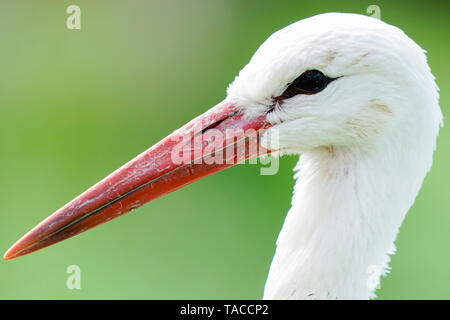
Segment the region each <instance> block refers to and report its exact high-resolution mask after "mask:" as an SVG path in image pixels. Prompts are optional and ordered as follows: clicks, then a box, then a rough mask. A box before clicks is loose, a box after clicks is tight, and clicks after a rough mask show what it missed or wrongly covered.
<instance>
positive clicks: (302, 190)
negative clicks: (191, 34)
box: [264, 146, 428, 299]
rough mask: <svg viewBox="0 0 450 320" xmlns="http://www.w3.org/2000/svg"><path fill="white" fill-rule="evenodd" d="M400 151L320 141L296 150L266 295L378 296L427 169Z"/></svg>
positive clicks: (319, 297)
mask: <svg viewBox="0 0 450 320" xmlns="http://www.w3.org/2000/svg"><path fill="white" fill-rule="evenodd" d="M391 147H392V146H391ZM380 148H381V146H380ZM384 150H386V149H384ZM388 150H395V148H389V149H388ZM398 151H399V152H398V153H386V152H383V151H382V150H378V149H375V150H372V151H367V152H366V151H362V150H353V151H350V150H339V149H334V150H333V149H327V148H324V149H320V150H314V151H312V152H308V153H305V154H303V155H302V156H301V158H300V161H299V162H298V164H297V167H296V171H298V172H297V174H296V179H297V182H296V185H295V189H294V197H293V201H292V208H291V209H290V211H289V212H288V215H287V217H286V220H285V223H284V226H283V229H282V231H281V232H280V235H279V238H278V241H277V250H276V254H275V257H274V260H273V262H272V266H271V268H270V273H269V278H268V280H267V283H266V287H265V294H264V298H268V299H368V298H372V297H374V296H375V293H374V292H375V287H376V286H377V282H378V281H379V278H380V276H381V275H384V274H385V273H386V270H387V267H388V263H389V261H390V257H389V255H390V254H393V253H394V252H395V246H394V240H395V238H396V235H397V233H398V229H399V227H400V225H401V222H402V220H403V218H404V216H405V214H406V212H407V211H408V210H409V208H410V206H411V205H412V203H413V201H414V198H415V196H416V194H417V192H418V190H419V188H420V185H421V183H422V180H423V177H424V175H425V173H426V171H427V170H428V169H427V168H426V164H425V165H422V167H423V170H421V169H420V168H419V169H418V168H417V165H418V164H417V163H416V162H413V161H412V160H411V159H409V160H410V161H408V158H409V157H411V153H410V152H407V151H408V150H402V148H399V149H398ZM419 167H420V166H419ZM399 181H402V183H399Z"/></svg>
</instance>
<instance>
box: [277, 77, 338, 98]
mask: <svg viewBox="0 0 450 320" xmlns="http://www.w3.org/2000/svg"><path fill="white" fill-rule="evenodd" d="M336 79H337V78H330V77H327V76H326V75H324V74H323V73H322V72H320V71H319V70H308V71H305V72H303V73H302V74H301V75H300V76H299V77H298V78H297V79H295V80H294V81H293V82H292V83H291V84H290V85H289V87H288V88H287V89H286V90H285V91H284V92H283V94H282V95H281V96H279V97H277V98H276V99H277V100H283V99H289V98H291V97H293V96H296V95H298V94H315V93H318V92H320V91H322V90H323V89H325V88H326V87H327V85H328V84H329V83H330V82H332V81H333V80H336Z"/></svg>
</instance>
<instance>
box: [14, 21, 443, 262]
mask: <svg viewBox="0 0 450 320" xmlns="http://www.w3.org/2000/svg"><path fill="white" fill-rule="evenodd" d="M436 89H437V88H436V86H435V83H434V78H433V76H432V74H431V73H430V70H429V67H428V65H427V62H426V58H425V55H424V53H423V51H422V50H421V49H420V47H419V46H418V45H417V44H415V43H414V42H413V41H412V40H411V39H410V38H408V37H407V36H406V35H405V34H404V33H403V32H402V31H401V30H400V29H398V28H396V27H393V26H390V25H388V24H386V23H384V22H382V21H379V20H376V19H374V18H370V17H366V16H361V15H356V14H341V13H329V14H322V15H318V16H315V17H312V18H309V19H305V20H302V21H299V22H297V23H294V24H292V25H290V26H288V27H286V28H284V29H282V30H280V31H278V32H276V33H275V34H273V35H272V36H271V37H270V38H269V39H268V40H267V41H266V42H264V43H263V44H262V46H261V47H260V48H259V49H258V50H257V51H256V53H255V55H254V56H253V58H252V59H251V61H250V63H249V64H248V65H247V66H245V67H244V68H243V69H242V71H241V72H240V73H239V75H238V77H237V78H236V79H235V80H234V82H233V83H232V84H231V85H230V86H229V88H228V95H227V98H226V99H225V100H224V101H223V102H222V103H220V104H218V105H217V106H216V107H214V108H212V109H211V110H209V111H208V112H206V113H205V114H203V115H201V116H199V117H197V118H195V119H194V120H192V121H191V122H189V123H188V124H187V125H185V126H184V127H182V128H181V129H179V130H177V131H175V132H174V133H173V134H172V135H170V136H168V137H167V138H165V139H163V140H162V141H161V142H159V143H157V144H156V145H154V146H153V147H151V148H150V149H148V150H147V151H145V152H144V153H142V154H141V155H139V156H138V157H136V158H135V159H133V160H131V161H130V162H129V163H127V164H125V165H124V166H123V167H121V168H120V169H118V170H117V171H115V172H114V173H112V174H111V175H109V176H108V177H106V178H105V179H104V180H102V181H100V182H99V183H97V184H96V185H94V186H93V187H91V188H90V189H88V190H87V191H85V192H84V193H82V194H81V195H80V196H78V197H77V198H75V199H74V200H72V201H71V202H69V203H68V204H66V205H65V206H64V207H62V208H61V209H59V210H57V211H56V212H55V213H54V214H53V215H51V216H50V217H48V218H47V219H46V220H44V221H43V222H42V223H41V224H39V225H38V226H37V227H35V228H34V229H32V230H31V231H30V232H29V233H28V234H26V235H25V236H24V237H23V238H22V239H20V240H19V241H18V242H17V243H16V244H14V245H13V246H12V247H11V248H10V249H9V250H8V252H7V253H6V254H5V258H6V259H12V258H15V257H18V256H21V255H24V254H28V253H30V252H33V251H36V250H38V249H41V248H43V247H46V246H49V245H51V244H54V243H56V242H59V241H62V240H64V239H66V238H69V237H72V236H74V235H76V234H78V233H81V232H83V231H85V230H88V229H90V228H93V227H95V226H97V225H99V224H101V223H104V222H107V221H109V220H111V219H113V218H115V217H118V216H120V215H122V214H124V213H126V212H129V211H131V210H133V209H135V208H137V207H139V206H141V205H143V204H145V203H147V202H149V201H151V200H153V199H156V198H158V197H160V196H162V195H165V194H167V193H169V192H171V191H173V190H175V189H178V188H180V187H182V186H184V185H186V184H189V183H191V182H193V181H195V180H198V179H200V178H203V177H205V176H207V175H209V174H212V173H215V172H217V171H220V170H222V169H225V168H227V167H230V166H231V165H233V164H235V163H236V162H239V161H242V160H243V159H244V158H248V157H252V156H258V155H260V154H263V153H266V152H270V151H271V150H270V149H271V146H269V145H268V137H269V136H271V135H270V133H274V132H277V133H278V137H279V144H278V147H277V148H276V149H279V150H281V151H282V152H292V153H302V152H305V151H308V150H312V149H317V148H323V147H326V148H330V147H332V148H339V147H343V148H355V147H356V148H366V147H370V146H373V145H374V144H377V143H379V142H380V141H387V140H389V139H391V137H392V135H393V134H395V133H398V132H400V131H403V132H406V133H407V135H409V136H410V137H412V139H413V140H414V139H422V140H423V141H425V142H426V143H428V144H429V145H430V146H431V148H432V149H434V143H435V142H434V141H435V137H436V135H437V131H438V127H439V123H440V121H441V113H440V109H439V107H438V95H437V90H436ZM197 125H200V126H199V128H200V130H198V131H195V127H196V126H197ZM230 128H241V129H244V130H247V129H252V130H253V131H252V132H253V133H254V134H253V135H255V136H257V137H258V138H259V139H258V142H261V145H262V146H263V147H266V148H265V149H264V148H262V149H261V148H260V149H258V150H246V151H245V152H244V154H243V156H242V157H240V158H239V156H238V155H236V157H234V158H233V159H234V160H235V161H234V162H226V163H217V162H214V163H211V162H208V161H202V160H206V159H207V158H209V157H210V156H212V155H216V153H218V152H212V151H211V150H213V149H214V148H211V146H213V147H219V149H220V150H225V149H226V150H228V149H230V148H234V146H235V144H236V143H237V142H236V141H235V139H234V138H232V139H231V140H227V138H225V140H220V139H212V137H211V136H208V134H210V133H211V132H212V131H213V130H212V129H214V130H215V131H214V132H215V133H217V132H219V133H221V132H225V130H226V129H230ZM180 137H181V138H186V137H188V139H187V140H186V141H184V140H183V141H184V142H183V145H184V146H185V145H189V143H190V142H191V140H195V139H197V138H198V137H200V138H202V137H203V138H204V140H203V142H205V143H202V144H200V146H199V147H198V148H195V147H193V148H191V149H189V150H188V159H189V161H187V162H181V163H179V162H176V161H174V158H173V155H174V154H176V155H177V154H178V152H179V150H178V149H177V147H178V146H179V145H180V139H178V138H180ZM251 137H252V136H251V134H247V133H245V134H244V136H243V137H241V138H242V139H243V140H245V141H246V142H248V140H250V139H251ZM219 149H214V150H216V151H217V150H219ZM430 150H431V149H430ZM197 151H200V153H199V154H200V156H199V157H197V156H196V155H197ZM238 158H239V159H238ZM197 160H200V161H197Z"/></svg>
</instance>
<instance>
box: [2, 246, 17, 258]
mask: <svg viewBox="0 0 450 320" xmlns="http://www.w3.org/2000/svg"><path fill="white" fill-rule="evenodd" d="M11 249H12V248H11ZM11 249H8V251H6V252H5V254H4V255H3V259H5V260H12V259H14V258H15V256H14V253H13V251H12V250H11Z"/></svg>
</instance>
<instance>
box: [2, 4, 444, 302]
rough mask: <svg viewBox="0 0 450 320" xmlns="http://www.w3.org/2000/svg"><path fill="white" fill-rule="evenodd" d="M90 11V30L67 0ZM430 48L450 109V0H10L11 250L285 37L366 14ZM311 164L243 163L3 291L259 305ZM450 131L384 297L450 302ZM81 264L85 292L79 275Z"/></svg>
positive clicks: (7, 228)
mask: <svg viewBox="0 0 450 320" xmlns="http://www.w3.org/2000/svg"><path fill="white" fill-rule="evenodd" d="M71 4H77V5H79V6H80V7H81V19H82V22H81V23H82V24H81V30H79V31H77V30H73V31H70V30H68V29H67V28H66V18H67V17H68V14H66V12H65V11H66V8H67V7H68V6H69V5H71ZM371 4H376V5H378V6H379V7H380V8H381V18H382V20H384V21H386V22H388V23H391V24H395V25H397V26H399V27H400V28H402V29H403V30H404V31H405V32H406V33H407V34H408V35H409V36H411V37H412V38H413V39H414V40H415V41H416V42H418V43H419V44H420V45H421V46H422V47H423V48H426V49H427V50H428V58H429V63H430V65H431V68H432V70H433V73H434V75H435V76H436V78H437V82H438V85H439V86H440V88H441V100H440V101H441V106H442V109H443V112H444V116H447V115H449V111H448V105H449V102H450V79H449V75H450V64H449V63H448V52H449V51H450V45H449V41H448V30H449V23H448V21H449V12H450V10H449V9H450V5H449V2H444V1H435V2H433V1H427V2H425V1H395V2H394V1H362V0H355V1H339V2H338V1H317V2H316V1H299V0H297V1H263V0H259V1H242V0H240V1H237V0H236V1H230V0H227V1H225V0H223V1H208V0H190V1H182V0H177V1H175V0H170V1H165V0H164V1H162V0H161V1H118V0H115V1H111V0H108V1H106V0H102V1H99V0H97V1H88V0H73V1H57V2H55V1H39V2H38V1H26V2H20V1H2V2H1V4H0V39H1V40H2V42H1V43H2V47H1V50H0V70H1V73H0V74H1V76H0V120H1V123H0V152H1V157H0V208H1V212H0V251H1V252H2V253H3V252H5V251H6V250H7V249H8V247H9V246H10V245H11V244H12V243H13V242H15V241H16V240H17V239H18V238H19V237H20V236H22V235H23V234H24V233H25V232H26V231H28V230H29V229H30V228H31V227H33V226H35V225H36V224H37V223H38V222H40V221H41V220H42V219H43V218H45V217H46V216H47V215H49V214H50V213H52V212H53V211H54V210H56V209H58V208H59V207H60V206H62V205H63V204H65V203H66V202H67V201H69V200H71V199H72V198H73V197H74V196H76V195H78V194H79V193H80V192H82V191H84V190H85V189H86V188H88V187H89V186H91V185H92V184H94V183H95V182H97V181H98V180H99V179H101V178H103V177H104V176H105V175H107V174H108V173H110V172H111V171H113V170H114V169H116V168H117V167H118V166H120V165H122V164H123V163H125V162H126V161H128V160H129V159H130V158H131V157H133V156H135V155H137V154H138V153H140V152H142V151H143V150H145V149H147V148H148V147H149V146H151V145H152V144H153V143H155V142H157V141H158V140H160V139H161V138H163V137H164V136H166V135H167V134H168V133H170V132H172V130H174V129H176V128H178V127H179V126H180V125H182V124H184V123H185V122H186V121H187V120H189V119H191V118H192V117H193V116H194V115H197V114H200V113H202V112H203V111H204V110H206V109H207V108H209V107H210V106H212V105H214V104H215V103H217V102H218V101H220V100H221V99H223V98H224V96H225V88H226V86H227V85H228V83H229V82H231V81H232V80H233V79H234V77H235V75H236V74H237V73H238V71H239V70H240V69H241V68H242V67H243V66H244V65H245V64H246V63H247V62H248V60H249V59H250V57H251V55H252V53H253V52H254V51H255V50H256V49H257V48H258V46H259V45H260V44H261V43H262V41H264V40H265V39H266V38H267V37H268V36H269V35H270V34H271V33H273V32H274V31H276V30H278V29H280V28H282V27H284V26H286V25H288V24H290V23H292V22H295V21H297V20H299V19H302V18H306V17H309V16H312V15H315V14H319V13H323V12H330V11H338V12H353V13H361V14H366V8H367V7H368V6H369V5H371ZM296 161H297V158H296V157H285V158H283V159H281V162H280V171H279V173H278V174H276V175H273V176H261V175H260V174H259V172H260V169H259V168H258V166H255V165H242V166H236V167H234V168H231V169H228V170H226V171H224V172H221V173H218V174H216V175H214V176H211V177H209V178H207V179H205V180H202V181H199V182H196V183H195V184H193V185H190V186H188V187H186V188H184V189H182V190H179V191H176V192H175V193H173V194H170V195H168V196H166V197H164V198H161V199H158V200H156V201H154V202H153V203H151V204H149V205H147V206H144V207H142V208H140V209H138V210H136V211H133V212H132V213H131V214H128V215H125V216H123V217H121V218H120V219H117V220H114V221H112V222H110V223H107V224H105V225H102V226H100V227H98V228H96V229H95V230H92V231H89V232H87V233H84V234H82V235H80V236H77V237H76V238H72V239H70V240H68V241H65V242H63V243H60V244H58V245H56V246H53V247H51V248H47V249H46V250H43V251H40V252H39V253H35V254H32V255H29V256H25V257H22V258H20V259H16V260H12V261H8V262H6V261H3V260H2V261H0V298H3V299H55V298H56V299H80V298H86V299H103V298H110V299H169V298H172V299H185V298H186V299H187V298H189V299H197V298H199V299H228V298H234V299H259V298H261V296H262V292H263V287H264V282H265V279H266V276H267V272H268V268H269V265H270V262H271V259H272V256H273V252H274V249H275V240H276V238H277V235H278V232H279V230H280V228H281V225H282V223H283V220H284V217H285V214H286V212H287V210H288V209H289V204H290V198H291V190H292V187H293V185H294V181H293V178H292V168H293V166H294V164H295V163H296ZM449 163H450V133H449V130H448V129H447V128H444V129H443V130H442V131H441V134H440V137H439V141H438V149H437V152H436V153H435V162H434V166H433V169H432V171H431V172H430V174H429V175H428V176H427V178H426V180H425V183H424V185H423V188H422V190H421V192H420V194H419V196H418V198H417V201H416V203H415V205H414V207H413V208H412V209H411V211H410V212H409V214H408V215H407V218H406V220H405V222H404V223H403V226H402V228H401V232H400V234H399V237H398V239H397V241H396V244H397V247H398V253H397V254H396V255H395V256H393V258H392V263H391V266H392V272H391V274H390V275H389V276H388V277H387V278H384V279H383V280H382V283H381V289H380V290H379V291H378V295H379V298H380V299H406V298H413V299H431V298H433V299H442V298H447V299H448V298H450V253H449V252H450V212H449V211H450V197H449V187H448V184H449V181H450V169H449V165H448V164H449ZM69 265H78V266H80V268H81V276H82V288H81V290H68V289H67V288H66V279H67V277H68V274H66V268H67V267H68V266H69Z"/></svg>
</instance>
